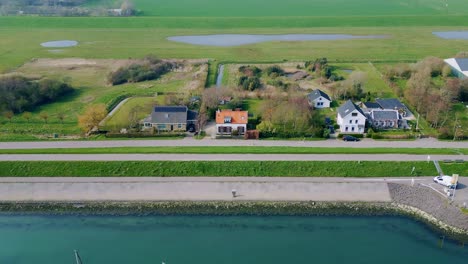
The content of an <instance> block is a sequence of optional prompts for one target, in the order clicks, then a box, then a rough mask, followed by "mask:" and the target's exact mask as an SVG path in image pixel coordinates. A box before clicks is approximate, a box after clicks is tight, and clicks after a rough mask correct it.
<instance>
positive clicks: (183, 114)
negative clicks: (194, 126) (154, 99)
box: [151, 106, 188, 124]
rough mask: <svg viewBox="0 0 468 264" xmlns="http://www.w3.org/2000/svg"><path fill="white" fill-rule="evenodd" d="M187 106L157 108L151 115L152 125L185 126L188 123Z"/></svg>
mask: <svg viewBox="0 0 468 264" xmlns="http://www.w3.org/2000/svg"><path fill="white" fill-rule="evenodd" d="M187 111H188V108H187V107H186V106H155V107H154V109H153V112H152V113H151V123H155V124H183V123H187Z"/></svg>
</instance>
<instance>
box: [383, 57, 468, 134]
mask: <svg viewBox="0 0 468 264" xmlns="http://www.w3.org/2000/svg"><path fill="white" fill-rule="evenodd" d="M385 77H386V78H387V80H388V81H390V82H391V83H392V84H393V86H394V87H395V86H397V83H406V85H405V86H404V87H401V86H400V89H401V90H400V93H401V94H402V95H403V96H404V98H405V99H406V100H407V101H408V102H409V103H410V104H411V105H412V106H413V107H414V108H415V110H416V111H417V112H418V113H420V114H421V115H422V116H423V117H424V118H425V119H426V120H427V121H428V122H429V123H430V124H431V126H432V127H434V128H440V129H442V130H446V129H450V126H452V124H449V122H450V121H451V119H453V116H451V115H453V112H452V111H451V110H452V108H453V105H454V103H456V102H463V101H467V100H468V80H466V79H465V80H461V79H458V78H455V77H453V76H451V69H450V67H449V66H447V65H446V64H445V63H444V61H443V60H442V59H439V58H435V57H429V58H426V59H424V60H422V61H420V62H418V63H416V64H413V65H397V66H394V67H391V68H389V69H387V71H386V73H385Z"/></svg>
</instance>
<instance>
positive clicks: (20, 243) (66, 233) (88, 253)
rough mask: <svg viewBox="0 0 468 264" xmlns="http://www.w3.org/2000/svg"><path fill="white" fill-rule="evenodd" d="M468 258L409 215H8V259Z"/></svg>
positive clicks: (389, 261)
mask: <svg viewBox="0 0 468 264" xmlns="http://www.w3.org/2000/svg"><path fill="white" fill-rule="evenodd" d="M74 249H77V250H78V251H79V253H80V256H81V258H82V261H83V264H107V263H112V264H120V263H122V264H123V263H126V264H128V263H132V264H138V263H141V264H145V263H148V264H149V263H152V264H154V263H162V262H164V263H166V264H182V263H184V264H185V263H186V264H197V263H200V264H201V263H203V264H215V263H216V264H219V263H225V264H231V263H232V264H239V263H255V264H267V263H268V264H276V263H278V264H284V263H329V264H335V263H336V264H338V263H340V264H342V263H347V264H350V263H359V264H365V263H369V264H370V263H372V264H375V263H379V264H395V263H425V264H432V263H434V264H440V263H451V264H458V263H459V264H461V263H466V260H467V259H468V245H465V246H463V245H461V244H459V243H457V242H453V241H448V240H447V239H445V240H444V239H442V237H441V236H440V235H439V234H436V233H434V232H432V231H430V230H429V229H428V228H426V227H425V226H424V225H422V224H420V223H417V222H415V221H413V220H411V219H407V218H401V217H331V216H330V217H325V216H323V217H305V216H304V217H299V216H297V217H296V216H294V217H292V216H271V217H263V216H262V217H259V216H222V217H221V216H50V215H24V216H21V215H0V263H15V264H29V263H48V264H66V263H75V262H74V261H75V259H74V254H73V250H74Z"/></svg>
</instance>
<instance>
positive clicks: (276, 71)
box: [265, 65, 284, 77]
mask: <svg viewBox="0 0 468 264" xmlns="http://www.w3.org/2000/svg"><path fill="white" fill-rule="evenodd" d="M265 72H266V74H267V75H268V76H273V75H274V77H278V76H283V75H284V70H283V69H281V67H280V66H278V65H274V66H270V67H268V68H266V69H265Z"/></svg>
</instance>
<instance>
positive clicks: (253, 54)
mask: <svg viewBox="0 0 468 264" xmlns="http://www.w3.org/2000/svg"><path fill="white" fill-rule="evenodd" d="M314 19H315V18H311V20H309V19H308V18H304V19H303V21H304V22H307V23H306V24H297V23H298V21H297V20H289V19H285V20H286V21H285V22H284V23H278V21H277V20H271V21H269V19H268V18H265V20H263V19H261V18H252V19H250V18H246V19H245V20H244V19H241V18H239V21H236V20H237V18H235V19H233V20H232V21H230V20H229V18H220V19H217V18H213V19H211V18H206V19H203V18H182V19H175V18H174V20H172V18H169V19H168V20H165V18H151V17H142V18H140V17H136V18H58V17H52V18H48V17H0V72H1V71H3V72H5V71H9V70H12V69H14V68H17V67H19V66H21V65H22V64H24V63H26V62H27V61H29V60H31V59H32V58H69V57H75V58H88V59H128V58H138V57H140V58H141V57H143V56H144V55H146V54H148V53H153V54H156V55H157V56H159V57H161V58H193V59H205V58H209V59H215V60H218V61H228V62H256V61H257V62H269V61H272V62H281V61H283V60H289V61H304V60H307V59H309V58H316V57H327V58H329V60H330V61H339V62H368V61H372V62H390V63H391V62H399V61H416V60H418V59H421V58H424V57H427V56H437V57H441V58H445V57H450V56H454V55H455V54H456V53H458V52H459V51H463V50H465V49H466V44H467V43H468V41H466V40H444V39H440V38H438V37H436V36H434V35H433V34H432V32H433V31H447V30H467V29H468V24H467V22H466V21H468V17H464V18H463V19H461V20H459V21H456V22H454V23H453V24H451V26H445V27H444V26H443V25H444V24H445V23H446V20H445V19H441V20H438V19H434V18H432V20H430V21H429V22H430V24H428V25H426V24H424V23H422V24H419V26H418V24H416V25H413V24H411V23H410V24H409V25H408V27H399V26H389V25H391V24H389V25H386V26H378V25H376V24H374V23H373V22H374V21H368V23H366V24H363V25H357V26H352V23H351V24H348V22H344V23H342V24H337V25H330V24H323V23H314V21H313V20H314ZM159 20H165V21H159ZM257 20H260V22H259V23H257ZM299 20H300V19H299ZM389 20H390V21H400V19H399V18H390V19H389ZM181 21H184V22H183V23H182V22H181ZM309 21H312V22H311V23H309ZM434 21H440V22H439V23H434ZM160 22H161V23H160ZM225 22H228V23H225ZM237 22H239V23H237ZM289 22H291V23H289ZM299 22H300V21H299ZM416 22H418V23H419V20H417V21H416ZM306 33H316V34H354V35H386V36H387V37H386V38H382V39H355V40H336V41H303V42H264V43H258V44H250V45H243V46H235V47H214V46H196V45H190V44H184V43H177V42H171V41H169V40H167V37H170V36H180V35H205V34H306ZM61 39H69V40H76V41H78V42H79V44H78V46H76V47H71V48H66V49H59V50H57V49H51V48H44V47H41V46H40V44H41V43H42V42H46V41H52V40H61Z"/></svg>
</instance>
